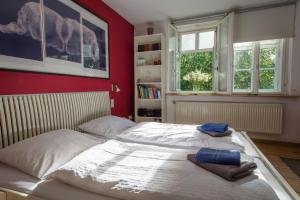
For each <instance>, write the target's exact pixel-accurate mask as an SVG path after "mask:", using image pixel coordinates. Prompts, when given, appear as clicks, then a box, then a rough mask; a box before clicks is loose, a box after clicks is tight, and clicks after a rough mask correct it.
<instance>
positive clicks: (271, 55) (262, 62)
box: [259, 47, 277, 68]
mask: <svg viewBox="0 0 300 200" xmlns="http://www.w3.org/2000/svg"><path fill="white" fill-rule="evenodd" d="M276 51H277V48H276V47H265V48H264V47H261V48H260V55H259V67H260V68H275V65H276V59H277V56H276Z"/></svg>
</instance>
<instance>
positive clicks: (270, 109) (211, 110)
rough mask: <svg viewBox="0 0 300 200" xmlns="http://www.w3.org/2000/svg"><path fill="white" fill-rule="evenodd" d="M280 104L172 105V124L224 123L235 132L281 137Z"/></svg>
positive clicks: (216, 103)
mask: <svg viewBox="0 0 300 200" xmlns="http://www.w3.org/2000/svg"><path fill="white" fill-rule="evenodd" d="M283 107H284V105H283V104H264V103H219V102H215V103H208V102H176V123H183V124H201V123H206V122H226V123H229V125H230V126H231V127H233V128H235V129H236V130H242V131H248V132H254V133H269V134H281V133H282V121H283Z"/></svg>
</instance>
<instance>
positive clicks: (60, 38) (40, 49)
mask: <svg viewBox="0 0 300 200" xmlns="http://www.w3.org/2000/svg"><path fill="white" fill-rule="evenodd" d="M2 5H3V6H2ZM108 48H109V47H108V24H107V23H106V22H105V21H103V20H102V19H100V18H98V17H97V16H95V15H93V14H92V13H90V12H89V11H87V10H85V9H84V8H82V7H81V6H80V5H79V4H77V3H75V2H73V1H66V0H1V6H0V68H4V69H13V70H22V71H35V72H44V73H55V74H67V75H76V76H88V77H97V78H109V51H108Z"/></svg>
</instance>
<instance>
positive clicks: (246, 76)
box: [234, 70, 252, 91]
mask: <svg viewBox="0 0 300 200" xmlns="http://www.w3.org/2000/svg"><path fill="white" fill-rule="evenodd" d="M251 83H252V71H250V70H246V71H245V70H244V71H236V72H235V74H234V89H235V90H244V91H251V88H252V87H251V86H252V84H251Z"/></svg>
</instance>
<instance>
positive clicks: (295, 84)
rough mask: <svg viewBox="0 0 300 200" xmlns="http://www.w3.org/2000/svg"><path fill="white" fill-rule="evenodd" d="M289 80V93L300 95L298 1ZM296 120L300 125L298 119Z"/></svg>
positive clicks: (299, 9)
mask: <svg viewBox="0 0 300 200" xmlns="http://www.w3.org/2000/svg"><path fill="white" fill-rule="evenodd" d="M291 80H292V81H291V93H292V94H299V95H300V1H298V3H297V7H296V23H295V39H294V41H293V64H292V69H291ZM299 106H300V105H299ZM298 120H299V123H300V119H298ZM299 134H300V131H299Z"/></svg>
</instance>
